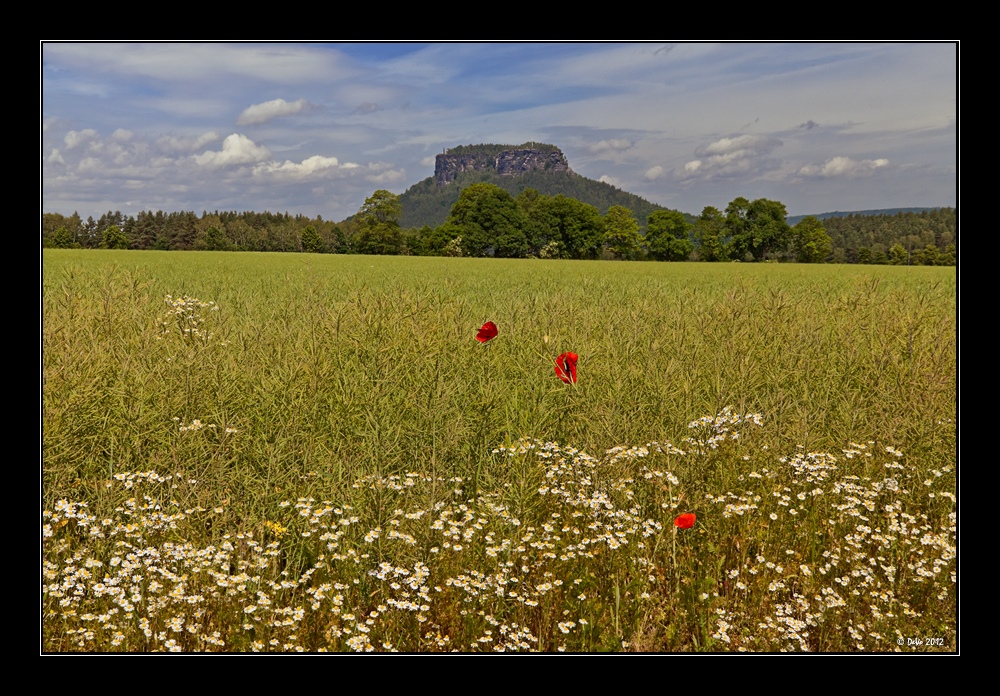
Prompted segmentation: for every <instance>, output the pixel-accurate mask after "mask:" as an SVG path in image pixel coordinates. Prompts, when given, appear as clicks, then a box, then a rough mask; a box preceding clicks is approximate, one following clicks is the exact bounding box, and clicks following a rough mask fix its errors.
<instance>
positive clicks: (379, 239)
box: [354, 189, 403, 256]
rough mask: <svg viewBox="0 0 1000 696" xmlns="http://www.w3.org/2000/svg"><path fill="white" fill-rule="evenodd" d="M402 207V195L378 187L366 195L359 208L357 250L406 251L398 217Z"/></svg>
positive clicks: (365, 251)
mask: <svg viewBox="0 0 1000 696" xmlns="http://www.w3.org/2000/svg"><path fill="white" fill-rule="evenodd" d="M402 212H403V208H402V205H401V204H400V202H399V196H397V195H396V194H394V193H392V192H390V191H386V190H385V189H379V190H378V191H376V192H375V193H373V194H372V195H371V196H369V197H368V198H366V199H365V203H364V205H363V206H361V209H360V210H359V211H358V215H357V218H358V230H357V233H356V235H355V240H354V250H355V251H356V252H357V253H359V254H386V255H390V256H391V255H395V254H399V253H401V252H402V251H403V232H402V229H400V226H399V217H400V215H402Z"/></svg>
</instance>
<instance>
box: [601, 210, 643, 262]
mask: <svg viewBox="0 0 1000 696" xmlns="http://www.w3.org/2000/svg"><path fill="white" fill-rule="evenodd" d="M604 244H605V246H606V248H607V250H608V252H610V254H611V255H612V256H613V257H615V258H616V259H634V258H635V257H636V254H637V253H638V252H639V248H640V247H641V246H642V237H641V236H639V223H638V222H636V220H635V217H634V216H633V215H632V211H631V210H629V209H628V208H626V207H624V206H621V205H613V206H611V207H610V208H608V214H607V215H605V216H604Z"/></svg>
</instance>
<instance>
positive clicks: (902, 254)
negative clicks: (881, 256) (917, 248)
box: [889, 244, 909, 266]
mask: <svg viewBox="0 0 1000 696" xmlns="http://www.w3.org/2000/svg"><path fill="white" fill-rule="evenodd" d="M908 261H909V254H907V253H906V248H905V247H903V245H902V244H893V245H892V248H891V249H889V263H890V264H892V265H893V266H905V265H907V263H908Z"/></svg>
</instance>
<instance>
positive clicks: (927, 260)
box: [913, 244, 941, 266]
mask: <svg viewBox="0 0 1000 696" xmlns="http://www.w3.org/2000/svg"><path fill="white" fill-rule="evenodd" d="M940 257H941V252H939V251H938V248H937V246H936V245H934V244H928V245H927V246H925V247H924V248H923V249H921V250H919V251H918V252H917V253H916V254H914V255H913V263H914V265H916V266H937V265H939V263H938V261H939V259H940Z"/></svg>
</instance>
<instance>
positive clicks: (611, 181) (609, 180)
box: [598, 174, 622, 188]
mask: <svg viewBox="0 0 1000 696" xmlns="http://www.w3.org/2000/svg"><path fill="white" fill-rule="evenodd" d="M598 181H603V182H604V183H605V184H611V185H612V186H614V187H616V188H621V187H622V182H621V180H620V179H617V178H615V177H613V176H608V175H607V174H602V175H601V178H600V179H598Z"/></svg>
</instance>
